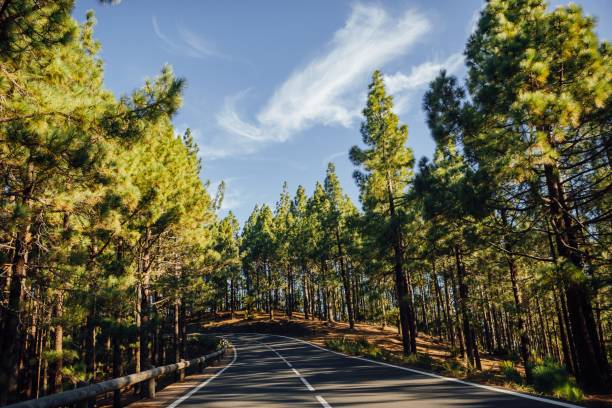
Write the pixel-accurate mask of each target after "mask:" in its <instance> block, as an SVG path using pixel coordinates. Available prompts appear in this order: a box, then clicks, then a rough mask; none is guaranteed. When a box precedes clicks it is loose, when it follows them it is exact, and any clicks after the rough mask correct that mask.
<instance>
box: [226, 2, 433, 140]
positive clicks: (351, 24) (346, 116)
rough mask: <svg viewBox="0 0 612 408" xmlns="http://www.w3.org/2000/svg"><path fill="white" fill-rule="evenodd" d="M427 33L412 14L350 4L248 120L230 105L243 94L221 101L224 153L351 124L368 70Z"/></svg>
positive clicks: (419, 18)
mask: <svg viewBox="0 0 612 408" xmlns="http://www.w3.org/2000/svg"><path fill="white" fill-rule="evenodd" d="M429 29H430V23H429V20H428V19H427V18H426V17H425V16H423V15H421V14H419V13H417V12H416V11H414V10H408V11H406V12H404V13H403V14H401V15H399V16H392V15H390V14H389V13H388V12H387V11H386V10H385V9H384V8H382V7H380V6H375V5H363V4H356V5H355V6H353V9H352V12H351V14H350V16H349V17H348V19H347V21H346V23H345V24H344V26H343V27H342V28H340V29H339V30H338V31H336V32H335V33H334V35H333V37H332V39H331V40H330V41H329V43H328V44H327V45H326V46H325V47H324V52H322V53H320V54H319V55H317V56H315V57H314V58H313V59H312V60H311V61H310V62H308V63H307V64H305V65H304V66H302V67H300V68H298V69H296V70H295V71H294V72H293V73H292V74H291V75H289V77H288V78H287V79H286V80H285V81H284V82H283V83H282V84H281V85H280V86H279V87H278V88H277V89H276V91H275V92H274V94H273V95H272V96H271V97H270V98H269V99H268V100H267V101H266V102H265V104H264V106H263V108H262V109H261V110H260V111H259V112H258V113H257V114H256V115H255V117H254V119H253V120H251V121H247V120H244V119H242V117H241V116H240V115H239V113H238V110H237V106H236V105H237V103H238V102H239V101H240V100H241V99H242V98H244V97H245V96H246V95H247V93H248V91H243V92H240V93H238V94H236V95H232V96H230V97H228V98H227V99H226V101H225V104H224V107H223V109H222V110H221V111H220V112H219V113H218V114H217V117H216V120H217V125H218V126H219V128H220V129H222V130H224V131H225V132H226V133H227V135H229V137H226V138H225V141H226V143H225V145H226V146H228V143H235V149H231V148H229V149H225V150H226V152H229V151H231V150H234V151H235V152H240V151H247V152H250V151H253V150H255V149H256V148H257V147H256V146H257V145H258V144H260V143H261V142H270V141H276V142H283V141H286V140H288V139H290V138H291V137H293V136H294V135H295V134H297V133H298V132H300V131H302V130H304V129H306V128H309V127H311V126H313V125H339V126H344V127H348V126H351V125H352V124H353V123H354V121H355V120H356V118H358V117H359V115H360V110H361V108H362V105H363V102H364V98H365V89H366V84H367V81H368V80H369V77H370V75H371V73H372V71H374V70H375V69H377V68H379V67H381V66H384V65H385V64H386V63H388V62H390V61H392V60H394V59H396V58H398V57H400V56H402V55H405V54H406V53H408V52H409V51H410V49H411V48H412V47H413V46H414V45H415V44H416V43H417V41H418V40H419V39H421V38H422V37H423V36H424V35H425V34H426V33H427V32H428V30H429Z"/></svg>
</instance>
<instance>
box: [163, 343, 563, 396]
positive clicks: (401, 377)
mask: <svg viewBox="0 0 612 408" xmlns="http://www.w3.org/2000/svg"><path fill="white" fill-rule="evenodd" d="M227 338H228V339H229V340H230V341H231V342H232V344H233V346H234V347H233V350H232V349H230V350H229V353H230V357H231V358H232V361H231V362H230V363H229V364H228V365H227V366H225V367H224V368H223V369H221V370H220V371H219V372H218V373H217V375H216V376H215V377H213V378H211V379H209V380H207V381H206V383H202V384H200V385H199V386H198V387H196V388H194V389H192V390H191V392H189V393H187V394H186V395H184V396H183V397H182V398H180V399H178V400H176V401H174V402H173V403H172V404H171V405H169V406H168V408H176V407H177V406H178V407H179V408H200V407H202V408H203V407H213V408H220V407H223V408H228V407H247V408H251V407H287V406H297V407H313V408H321V407H323V408H329V407H385V408H391V407H424V408H425V407H494V408H510V407H527V408H536V407H537V408H552V407H555V406H564V407H574V405H571V404H566V403H561V402H557V401H550V402H549V401H547V400H544V399H541V398H535V397H532V398H535V399H529V398H526V397H524V396H521V395H519V394H516V393H504V392H500V391H497V390H495V389H492V388H490V387H485V386H475V385H472V384H469V383H462V382H459V381H453V380H450V379H445V378H443V377H436V376H431V375H425V374H421V373H418V372H414V371H412V370H409V369H405V368H401V367H397V366H392V365H389V364H384V363H377V362H373V361H370V360H366V359H360V358H355V357H349V356H345V355H342V354H339V353H335V352H332V351H329V350H325V349H322V348H320V347H317V346H315V345H311V344H309V343H306V342H303V341H301V340H298V339H293V338H289V337H284V336H275V335H265V334H228V335H227Z"/></svg>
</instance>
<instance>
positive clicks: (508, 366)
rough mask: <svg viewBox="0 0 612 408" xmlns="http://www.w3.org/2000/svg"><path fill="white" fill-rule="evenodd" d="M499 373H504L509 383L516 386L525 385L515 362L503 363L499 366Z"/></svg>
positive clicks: (507, 361)
mask: <svg viewBox="0 0 612 408" xmlns="http://www.w3.org/2000/svg"><path fill="white" fill-rule="evenodd" d="M499 371H500V372H501V373H502V375H503V376H504V378H505V379H506V380H507V381H509V382H512V383H515V384H522V383H523V378H522V377H521V374H520V373H519V372H518V370H517V369H516V367H515V366H514V362H512V361H510V360H506V361H502V362H501V363H500V364H499Z"/></svg>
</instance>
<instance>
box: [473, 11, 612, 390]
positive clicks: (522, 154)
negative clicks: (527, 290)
mask: <svg viewBox="0 0 612 408" xmlns="http://www.w3.org/2000/svg"><path fill="white" fill-rule="evenodd" d="M607 49H609V45H607V43H604V44H602V43H600V42H599V40H598V39H597V36H596V35H595V33H594V20H593V19H592V18H590V17H585V16H584V15H583V14H582V11H581V9H580V8H579V7H578V6H576V5H570V6H568V7H559V8H557V9H555V10H554V11H552V12H548V11H547V5H546V3H545V2H544V1H539V0H533V1H528V2H525V1H518V0H497V1H491V2H489V3H488V4H487V7H486V8H485V9H484V10H483V12H482V14H481V17H480V20H479V23H478V28H477V30H476V32H475V33H474V34H473V35H472V37H471V38H470V40H469V42H468V45H467V49H466V55H467V64H468V67H469V72H468V74H469V81H468V86H469V90H470V93H471V95H472V98H473V100H474V109H475V111H476V112H477V114H478V115H479V116H477V117H476V123H477V126H476V130H475V131H473V132H470V134H469V135H468V136H466V138H465V145H466V148H467V150H468V151H469V152H470V154H471V155H472V156H473V157H474V158H475V160H477V162H478V163H479V165H480V166H481V167H482V168H483V169H485V170H486V171H488V172H490V173H491V174H493V175H495V177H496V179H497V180H499V181H507V180H512V181H514V182H518V183H521V182H529V183H531V184H532V185H533V184H538V183H540V182H542V183H543V184H542V186H541V187H538V188H536V189H533V190H532V192H533V193H535V194H537V195H538V196H539V202H540V203H541V204H540V205H541V206H542V208H543V209H545V210H546V212H547V213H548V217H549V219H550V225H551V227H552V234H553V237H554V241H555V246H556V252H557V256H558V259H557V261H558V264H559V268H560V270H568V269H571V270H572V272H571V273H570V274H569V275H570V276H565V277H564V278H563V279H564V287H565V294H566V296H567V303H568V304H567V306H568V311H569V316H570V323H571V329H572V331H573V334H574V341H575V343H576V355H577V357H578V367H577V378H578V380H579V381H580V382H581V383H582V384H583V385H584V386H585V387H587V388H593V389H597V388H602V387H604V386H605V384H608V383H609V369H608V364H607V361H606V357H605V355H604V353H603V348H602V344H601V342H600V339H599V337H598V334H597V327H596V323H595V317H594V313H593V308H592V302H593V298H592V294H591V293H592V289H591V288H590V287H589V284H588V277H587V275H586V274H585V271H586V270H587V269H588V268H589V267H590V265H591V264H592V262H593V260H592V259H589V256H587V255H586V252H585V251H586V250H587V249H586V248H585V247H587V246H590V245H593V244H595V245H597V244H596V242H594V243H586V242H584V240H583V239H582V238H581V235H582V234H586V235H588V233H587V232H586V231H584V229H583V227H582V226H581V223H580V222H577V221H576V219H575V215H574V213H575V211H576V210H577V209H578V208H580V207H581V205H582V202H590V201H591V200H594V199H596V198H597V197H600V196H601V195H602V194H605V193H604V191H605V190H606V189H607V188H608V187H609V183H608V185H607V186H604V185H602V184H601V183H589V181H588V180H586V183H585V184H583V185H581V186H580V189H581V190H582V191H583V193H582V194H579V195H576V194H574V193H573V191H572V190H573V185H575V183H574V182H575V181H578V179H577V178H576V177H578V176H571V174H578V175H584V174H593V173H594V172H596V171H598V169H599V168H601V167H600V166H606V164H603V163H602V164H600V163H598V161H599V160H600V159H601V158H603V157H602V156H603V155H604V154H605V153H604V150H605V149H604V150H602V149H601V145H600V144H599V143H598V142H599V141H601V140H602V139H601V135H602V133H601V132H602V131H604V132H605V130H604V127H602V122H601V120H602V119H603V118H604V117H608V118H609V109H608V114H607V115H606V114H604V113H603V112H604V110H605V109H606V108H607V107H608V106H607V105H608V104H609V99H610V92H612V88H611V87H610V77H611V71H610V64H609V63H606V62H605V61H606V58H608V53H607V51H606V50H607ZM594 141H595V143H593V142H594Z"/></svg>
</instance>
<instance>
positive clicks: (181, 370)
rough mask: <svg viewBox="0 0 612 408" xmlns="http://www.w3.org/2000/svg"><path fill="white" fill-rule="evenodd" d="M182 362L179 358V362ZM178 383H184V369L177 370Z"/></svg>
mask: <svg viewBox="0 0 612 408" xmlns="http://www.w3.org/2000/svg"><path fill="white" fill-rule="evenodd" d="M183 361H185V360H183V359H182V358H181V362H183ZM178 381H179V382H183V381H185V369H184V368H181V369H180V370H179V375H178Z"/></svg>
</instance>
